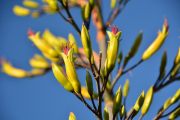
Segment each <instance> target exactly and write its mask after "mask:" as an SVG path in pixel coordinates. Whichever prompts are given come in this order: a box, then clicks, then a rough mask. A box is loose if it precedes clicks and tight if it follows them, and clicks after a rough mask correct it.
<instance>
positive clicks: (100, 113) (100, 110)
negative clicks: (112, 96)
mask: <svg viewBox="0 0 180 120" xmlns="http://www.w3.org/2000/svg"><path fill="white" fill-rule="evenodd" d="M99 56H100V59H99V70H98V79H97V85H98V96H99V101H98V112H99V116H100V117H101V118H102V95H101V89H100V76H101V60H102V52H101V51H100V54H99Z"/></svg>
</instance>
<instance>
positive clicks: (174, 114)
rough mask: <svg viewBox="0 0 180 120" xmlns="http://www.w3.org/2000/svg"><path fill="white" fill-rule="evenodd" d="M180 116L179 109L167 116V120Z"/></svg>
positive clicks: (173, 119)
mask: <svg viewBox="0 0 180 120" xmlns="http://www.w3.org/2000/svg"><path fill="white" fill-rule="evenodd" d="M179 116H180V107H179V108H177V109H176V110H175V111H174V112H172V113H171V114H170V115H169V120H175V119H176V118H178V117H179Z"/></svg>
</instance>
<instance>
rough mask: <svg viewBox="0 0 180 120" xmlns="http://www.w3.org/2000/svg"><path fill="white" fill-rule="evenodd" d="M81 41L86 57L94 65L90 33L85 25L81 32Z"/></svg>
mask: <svg viewBox="0 0 180 120" xmlns="http://www.w3.org/2000/svg"><path fill="white" fill-rule="evenodd" d="M81 41H82V45H83V48H84V52H85V55H86V57H87V58H88V59H89V61H90V62H91V63H94V58H93V55H92V47H91V40H90V36H89V32H88V30H87V28H86V26H85V25H84V24H83V25H82V30H81Z"/></svg>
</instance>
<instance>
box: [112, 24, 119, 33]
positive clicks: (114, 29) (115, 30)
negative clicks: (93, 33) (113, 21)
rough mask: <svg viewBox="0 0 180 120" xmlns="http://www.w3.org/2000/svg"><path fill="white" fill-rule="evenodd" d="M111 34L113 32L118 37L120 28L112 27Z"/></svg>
mask: <svg viewBox="0 0 180 120" xmlns="http://www.w3.org/2000/svg"><path fill="white" fill-rule="evenodd" d="M111 32H112V33H113V34H114V35H116V34H117V33H118V32H119V29H118V27H117V26H115V25H113V26H112V27H111Z"/></svg>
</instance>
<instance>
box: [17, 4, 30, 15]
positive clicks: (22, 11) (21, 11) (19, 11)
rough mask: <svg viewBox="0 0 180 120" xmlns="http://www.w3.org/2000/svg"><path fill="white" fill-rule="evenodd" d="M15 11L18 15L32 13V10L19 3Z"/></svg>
mask: <svg viewBox="0 0 180 120" xmlns="http://www.w3.org/2000/svg"><path fill="white" fill-rule="evenodd" d="M13 12H14V14H15V15H17V16H28V15H29V14H30V10H29V9H27V8H24V7H21V6H18V5H15V6H14V7H13Z"/></svg>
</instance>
